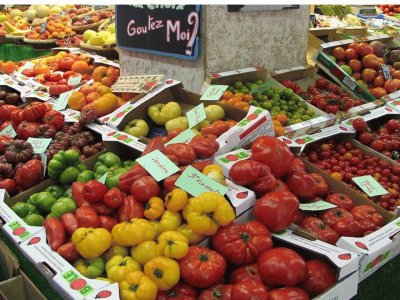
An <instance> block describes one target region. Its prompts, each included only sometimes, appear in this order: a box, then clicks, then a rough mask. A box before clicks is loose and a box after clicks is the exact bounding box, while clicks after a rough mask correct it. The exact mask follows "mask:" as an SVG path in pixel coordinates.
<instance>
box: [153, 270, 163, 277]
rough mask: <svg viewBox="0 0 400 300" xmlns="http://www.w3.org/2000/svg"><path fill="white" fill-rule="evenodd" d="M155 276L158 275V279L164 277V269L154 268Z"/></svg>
mask: <svg viewBox="0 0 400 300" xmlns="http://www.w3.org/2000/svg"><path fill="white" fill-rule="evenodd" d="M153 274H154V276H156V277H157V278H158V279H160V278H162V277H163V271H161V270H160V269H154V271H153Z"/></svg>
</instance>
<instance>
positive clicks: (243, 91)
mask: <svg viewBox="0 0 400 300" xmlns="http://www.w3.org/2000/svg"><path fill="white" fill-rule="evenodd" d="M240 91H241V92H242V93H243V94H248V93H250V90H249V89H248V88H246V87H243V88H242V89H241V90H240Z"/></svg>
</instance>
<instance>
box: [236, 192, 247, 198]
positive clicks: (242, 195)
mask: <svg viewBox="0 0 400 300" xmlns="http://www.w3.org/2000/svg"><path fill="white" fill-rule="evenodd" d="M248 195H249V192H248V191H244V192H239V193H237V194H236V198H238V199H246V198H247V196H248Z"/></svg>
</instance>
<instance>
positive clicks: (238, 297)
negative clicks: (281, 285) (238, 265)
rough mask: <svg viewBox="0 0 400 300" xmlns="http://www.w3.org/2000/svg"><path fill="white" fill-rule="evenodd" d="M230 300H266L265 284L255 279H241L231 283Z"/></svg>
mask: <svg viewBox="0 0 400 300" xmlns="http://www.w3.org/2000/svg"><path fill="white" fill-rule="evenodd" d="M231 299H232V300H268V293H267V289H266V288H265V286H264V285H263V284H262V283H261V282H260V281H256V280H247V281H241V282H239V283H236V284H235V285H233V287H232V290H231Z"/></svg>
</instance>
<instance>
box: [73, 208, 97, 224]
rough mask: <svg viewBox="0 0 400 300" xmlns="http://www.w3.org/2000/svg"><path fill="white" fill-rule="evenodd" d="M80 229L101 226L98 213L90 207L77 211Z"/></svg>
mask: <svg viewBox="0 0 400 300" xmlns="http://www.w3.org/2000/svg"><path fill="white" fill-rule="evenodd" d="M75 216H76V220H77V221H78V227H94V228H97V227H99V225H100V219H99V216H98V215H97V213H96V211H95V210H94V209H93V208H92V207H90V206H82V207H79V208H77V210H76V211H75Z"/></svg>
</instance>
